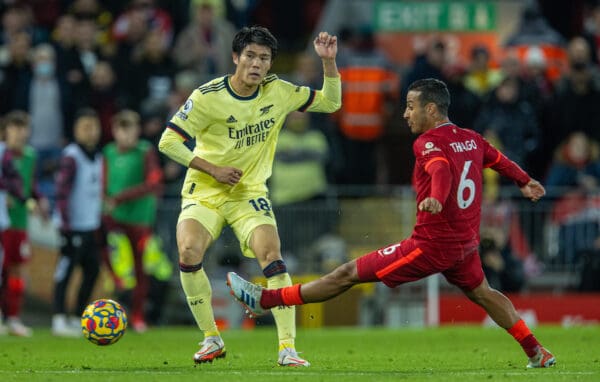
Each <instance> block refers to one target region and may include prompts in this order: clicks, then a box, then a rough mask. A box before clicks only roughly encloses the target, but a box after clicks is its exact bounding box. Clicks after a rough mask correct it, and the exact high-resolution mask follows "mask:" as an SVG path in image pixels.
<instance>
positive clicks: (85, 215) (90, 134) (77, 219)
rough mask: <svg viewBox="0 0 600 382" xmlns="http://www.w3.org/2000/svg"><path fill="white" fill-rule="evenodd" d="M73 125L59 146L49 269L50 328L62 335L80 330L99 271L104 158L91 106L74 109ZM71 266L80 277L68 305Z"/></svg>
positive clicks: (97, 123) (95, 116)
mask: <svg viewBox="0 0 600 382" xmlns="http://www.w3.org/2000/svg"><path fill="white" fill-rule="evenodd" d="M73 130H74V137H75V140H74V142H73V143H70V144H69V145H67V147H65V149H64V150H63V151H62V156H61V160H60V167H59V169H58V172H57V174H56V189H57V195H56V207H57V208H56V210H57V212H58V214H57V215H58V220H59V229H60V235H61V246H60V257H59V259H58V261H57V263H56V268H55V270H54V291H53V292H54V296H53V311H54V312H53V316H52V334H53V335H55V336H66V337H76V336H80V335H81V323H80V321H79V315H80V314H81V312H83V310H84V309H85V306H86V305H87V304H88V303H89V302H90V301H89V299H90V296H91V294H92V290H93V288H94V285H95V283H96V279H97V277H98V273H99V272H100V251H99V247H100V240H99V228H100V223H101V207H102V163H103V161H102V155H101V154H100V152H99V150H98V142H99V140H100V120H99V119H98V115H97V114H96V112H95V111H94V110H93V109H89V108H85V109H81V110H79V111H78V112H77V116H76V118H75V126H74V129H73ZM75 267H81V271H82V279H81V281H80V284H79V286H78V288H77V289H78V292H77V301H76V302H75V306H73V307H72V309H68V308H67V306H66V297H67V296H66V293H67V287H68V285H69V283H70V282H71V278H72V274H73V271H74V270H75Z"/></svg>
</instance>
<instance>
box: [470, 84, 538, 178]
mask: <svg viewBox="0 0 600 382" xmlns="http://www.w3.org/2000/svg"><path fill="white" fill-rule="evenodd" d="M520 90H521V89H520V86H519V83H518V80H517V79H515V78H510V77H507V78H505V79H504V80H503V81H502V82H501V83H500V84H499V85H498V87H497V88H495V89H494V91H493V92H492V93H491V94H490V95H489V97H487V99H486V101H485V102H484V103H483V106H482V108H481V111H480V112H479V115H478V116H477V119H476V120H475V124H474V127H475V130H476V131H478V132H480V133H481V134H482V135H484V136H486V137H488V138H489V137H490V136H494V137H496V138H497V139H498V141H499V142H500V143H501V145H502V148H503V151H504V152H505V153H506V154H507V155H508V156H510V158H512V160H514V161H515V162H516V163H517V164H519V165H520V166H521V167H523V168H524V169H525V170H526V171H528V170H529V167H530V166H529V164H530V162H529V160H530V155H531V153H532V152H533V151H534V150H536V149H537V147H538V145H539V142H540V132H539V127H538V121H537V118H536V115H535V110H534V109H533V107H532V105H531V104H530V103H529V102H528V101H527V100H526V99H523V97H522V96H521V94H520Z"/></svg>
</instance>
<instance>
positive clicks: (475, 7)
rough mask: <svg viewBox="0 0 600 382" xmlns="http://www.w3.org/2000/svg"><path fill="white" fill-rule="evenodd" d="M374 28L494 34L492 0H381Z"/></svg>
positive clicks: (382, 29) (377, 3)
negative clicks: (489, 32)
mask: <svg viewBox="0 0 600 382" xmlns="http://www.w3.org/2000/svg"><path fill="white" fill-rule="evenodd" d="M373 14H374V17H375V20H374V23H373V24H374V25H375V27H376V28H377V30H380V31H402V32H420V31H455V32H459V31H469V32H480V31H493V30H495V29H496V4H495V3H494V2H491V1H377V2H375V12H373Z"/></svg>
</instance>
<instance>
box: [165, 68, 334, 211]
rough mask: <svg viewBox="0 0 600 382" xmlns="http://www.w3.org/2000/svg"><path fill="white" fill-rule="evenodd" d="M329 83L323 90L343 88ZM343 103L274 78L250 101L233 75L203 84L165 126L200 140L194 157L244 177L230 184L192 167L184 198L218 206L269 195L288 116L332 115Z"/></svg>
mask: <svg viewBox="0 0 600 382" xmlns="http://www.w3.org/2000/svg"><path fill="white" fill-rule="evenodd" d="M327 81H330V83H326V84H325V85H324V86H328V85H329V86H331V85H333V87H336V86H337V87H339V88H340V89H341V82H340V79H339V77H336V78H327V77H326V78H325V82H327ZM331 81H333V82H334V83H331ZM335 82H337V83H335ZM330 98H332V97H330ZM340 104H341V100H335V99H327V98H326V97H325V96H323V92H322V91H320V90H319V91H315V90H313V89H311V88H309V87H306V86H298V85H294V84H292V83H290V82H287V81H284V80H282V79H279V78H278V77H277V76H276V75H274V74H271V75H268V76H267V77H266V78H265V79H264V81H263V82H262V83H261V85H260V86H259V87H258V89H257V90H256V92H255V93H254V94H252V95H250V96H247V97H242V96H240V95H238V94H236V93H235V92H234V90H233V89H232V87H231V85H230V82H229V76H224V77H219V78H216V79H214V80H212V81H210V82H208V83H206V84H204V85H202V86H200V87H199V88H198V89H196V90H194V91H193V92H192V94H191V95H190V96H189V98H188V99H187V101H186V102H185V104H184V105H183V106H181V108H180V109H179V111H178V112H177V113H175V115H174V116H173V117H172V118H171V120H170V122H169V123H168V124H167V125H168V127H169V128H171V129H173V130H175V131H176V132H178V133H179V134H180V135H182V136H183V137H184V138H186V139H193V138H195V139H196V146H195V148H194V155H196V156H198V157H200V158H203V159H205V160H207V161H209V162H211V163H213V164H215V165H218V166H231V167H235V168H238V169H240V170H242V171H243V175H242V178H241V180H240V182H239V183H238V184H236V185H235V186H229V185H227V184H223V183H220V182H217V181H216V180H215V179H214V178H213V177H212V176H210V175H208V174H206V173H204V172H202V171H198V170H194V169H191V168H190V169H188V171H187V174H186V178H185V182H184V184H183V189H182V196H184V197H187V198H194V199H203V200H206V199H207V198H210V199H212V200H214V202H215V203H218V201H217V199H218V200H221V199H222V198H224V199H222V201H225V200H235V199H236V197H237V196H240V197H241V195H244V194H247V193H248V192H252V193H254V192H265V191H266V181H267V179H268V178H269V177H270V176H271V169H272V165H273V158H274V155H275V147H276V145H277V137H278V134H279V131H280V130H281V126H282V125H283V123H284V121H285V118H286V116H287V115H288V114H289V113H290V112H292V111H296V110H299V111H316V112H333V111H336V110H337V109H339V107H340Z"/></svg>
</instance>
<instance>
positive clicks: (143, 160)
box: [103, 110, 162, 332]
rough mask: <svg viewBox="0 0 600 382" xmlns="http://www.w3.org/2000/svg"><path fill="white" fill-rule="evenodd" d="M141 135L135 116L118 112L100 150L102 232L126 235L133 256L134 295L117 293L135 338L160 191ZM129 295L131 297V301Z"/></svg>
mask: <svg viewBox="0 0 600 382" xmlns="http://www.w3.org/2000/svg"><path fill="white" fill-rule="evenodd" d="M140 134H141V120H140V116H139V114H138V113H136V112H134V111H131V110H123V111H120V112H119V113H117V114H116V115H115V116H114V119H113V136H114V137H115V141H114V143H110V144H108V145H107V146H105V147H104V149H103V153H104V158H105V163H106V170H105V176H106V178H105V182H106V186H105V196H104V209H105V213H106V214H108V219H107V223H108V224H107V228H108V230H109V231H115V232H120V233H123V234H125V235H126V237H127V239H128V240H129V243H130V245H131V248H132V250H133V265H134V272H135V282H134V285H135V286H134V288H133V291H120V292H125V293H123V294H122V295H121V296H120V297H119V298H120V299H121V300H123V302H124V303H125V304H126V305H128V306H129V307H130V322H131V324H132V327H133V329H134V330H135V331H137V332H143V331H145V330H146V328H147V325H146V317H145V304H146V299H147V294H148V287H149V278H148V275H147V274H146V272H145V270H144V263H143V258H144V251H145V249H146V244H147V243H148V242H149V239H150V238H151V237H152V229H153V226H154V223H155V218H156V216H155V214H156V206H157V194H158V192H160V190H161V187H162V185H161V182H162V171H161V169H160V164H159V160H158V153H157V152H156V149H155V148H154V147H153V146H152V145H151V144H150V142H148V141H145V140H140ZM111 267H112V269H113V272H114V271H115V270H116V269H118V268H120V264H115V263H111ZM126 271H127V272H128V271H129V270H128V269H126ZM116 275H117V274H116V273H115V276H116ZM129 292H132V295H131V296H129Z"/></svg>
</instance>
